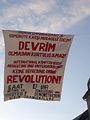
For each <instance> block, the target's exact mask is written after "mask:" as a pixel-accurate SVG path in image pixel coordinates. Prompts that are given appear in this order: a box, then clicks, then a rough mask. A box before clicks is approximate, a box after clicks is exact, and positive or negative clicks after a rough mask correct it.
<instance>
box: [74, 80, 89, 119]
mask: <svg viewBox="0 0 90 120" xmlns="http://www.w3.org/2000/svg"><path fill="white" fill-rule="evenodd" d="M87 86H88V90H87V92H86V93H85V95H84V96H83V100H85V101H86V102H87V108H88V109H87V110H86V111H85V112H83V113H82V114H80V115H79V116H77V117H76V118H75V119H73V120H90V79H89V80H88V83H87Z"/></svg>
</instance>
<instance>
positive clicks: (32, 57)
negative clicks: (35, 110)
mask: <svg viewBox="0 0 90 120" xmlns="http://www.w3.org/2000/svg"><path fill="white" fill-rule="evenodd" d="M3 34H4V40H5V76H4V100H5V101H6V100H10V99H16V98H31V99H39V100H48V101H59V100H60V97H61V89H62V82H63V76H64V69H65V64H66V60H67V56H68V52H69V48H70V45H71V43H72V39H73V35H63V34H48V33H35V32H23V31H10V30H3Z"/></svg>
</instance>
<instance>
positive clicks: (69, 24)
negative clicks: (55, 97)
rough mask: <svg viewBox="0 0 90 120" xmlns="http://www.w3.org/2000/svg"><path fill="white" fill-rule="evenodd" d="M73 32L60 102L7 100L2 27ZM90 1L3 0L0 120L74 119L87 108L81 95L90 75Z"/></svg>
mask: <svg viewBox="0 0 90 120" xmlns="http://www.w3.org/2000/svg"><path fill="white" fill-rule="evenodd" d="M3 29H9V30H24V31H31V32H32V31H34V32H48V33H60V34H62V33H63V34H74V39H73V42H72V45H71V48H70V52H69V56H68V59H67V63H66V68H65V74H64V82H63V86H62V96H61V101H60V102H46V101H39V100H31V99H18V100H11V101H7V102H4V100H3V97H4V96H3V86H4V62H5V61H4V56H5V53H4V49H5V46H4V39H3V34H2V30H3ZM89 52H90V0H1V1H0V120H12V119H13V120H26V119H28V120H55V119H56V120H72V119H73V118H74V117H76V116H77V115H79V114H80V113H82V112H83V111H84V110H86V109H87V105H86V102H85V101H83V99H82V97H83V95H84V94H85V92H86V91H87V81H88V79H89V77H90V54H89Z"/></svg>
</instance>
